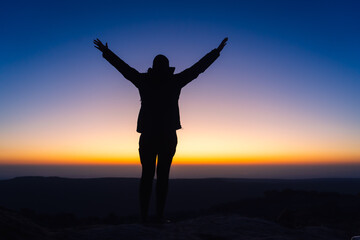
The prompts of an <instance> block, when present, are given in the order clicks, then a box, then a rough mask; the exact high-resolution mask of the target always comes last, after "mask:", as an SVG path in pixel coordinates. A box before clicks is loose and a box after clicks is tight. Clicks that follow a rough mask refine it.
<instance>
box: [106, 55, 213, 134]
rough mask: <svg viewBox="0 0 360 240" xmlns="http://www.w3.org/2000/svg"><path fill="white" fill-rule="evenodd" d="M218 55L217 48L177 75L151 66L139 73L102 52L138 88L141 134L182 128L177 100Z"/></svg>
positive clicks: (170, 69) (138, 127) (169, 70)
mask: <svg viewBox="0 0 360 240" xmlns="http://www.w3.org/2000/svg"><path fill="white" fill-rule="evenodd" d="M219 55H220V53H219V51H218V50H217V49H214V50H212V51H211V52H209V53H208V54H206V55H205V56H204V57H203V58H201V59H200V61H198V62H197V63H195V64H194V65H193V66H191V67H190V68H188V69H186V70H184V71H182V72H180V73H177V74H174V68H168V71H165V72H164V71H161V72H159V71H156V70H155V69H152V68H149V70H148V72H147V73H139V72H138V71H137V70H136V69H134V68H132V67H130V66H129V65H128V64H126V63H125V62H124V61H123V60H121V59H120V58H119V57H118V56H116V55H115V54H114V53H113V52H112V51H111V50H109V49H107V50H106V51H104V52H103V57H104V58H105V59H106V60H107V61H109V63H111V65H113V66H114V67H115V68H116V69H117V70H118V71H119V72H120V73H121V74H122V75H123V76H124V77H125V78H126V79H128V80H129V81H130V82H132V83H133V84H134V85H135V86H136V87H137V88H138V89H139V93H140V98H141V108H140V112H139V117H138V121H137V132H139V133H143V132H159V131H161V132H162V131H169V130H177V129H180V128H181V125H180V114H179V104H178V100H179V96H180V92H181V88H183V87H184V86H185V85H186V84H188V83H189V82H191V81H192V80H194V79H195V78H197V76H198V75H199V74H200V73H202V72H204V71H205V70H206V69H207V68H208V67H209V66H210V65H211V64H212V63H213V62H214V61H215V60H216V59H217V58H218V57H219Z"/></svg>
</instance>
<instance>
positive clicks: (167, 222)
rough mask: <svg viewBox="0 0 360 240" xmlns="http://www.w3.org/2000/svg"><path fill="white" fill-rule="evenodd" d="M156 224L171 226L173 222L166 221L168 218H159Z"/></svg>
mask: <svg viewBox="0 0 360 240" xmlns="http://www.w3.org/2000/svg"><path fill="white" fill-rule="evenodd" d="M156 223H158V224H170V223H171V221H170V220H169V219H166V218H163V217H162V218H157V219H156Z"/></svg>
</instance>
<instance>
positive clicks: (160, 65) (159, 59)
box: [152, 54, 169, 70]
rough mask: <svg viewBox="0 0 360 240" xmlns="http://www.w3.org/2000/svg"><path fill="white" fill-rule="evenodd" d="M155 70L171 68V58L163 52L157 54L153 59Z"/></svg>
mask: <svg viewBox="0 0 360 240" xmlns="http://www.w3.org/2000/svg"><path fill="white" fill-rule="evenodd" d="M152 68H153V69H154V70H166V69H168V68H169V59H168V58H167V57H165V56H164V55H162V54H159V55H157V56H156V57H155V58H154V60H153V66H152Z"/></svg>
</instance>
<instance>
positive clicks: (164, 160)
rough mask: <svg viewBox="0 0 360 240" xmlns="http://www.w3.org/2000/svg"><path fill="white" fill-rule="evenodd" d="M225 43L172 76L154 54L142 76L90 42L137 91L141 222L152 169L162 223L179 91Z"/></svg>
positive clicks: (161, 57) (100, 45)
mask: <svg viewBox="0 0 360 240" xmlns="http://www.w3.org/2000/svg"><path fill="white" fill-rule="evenodd" d="M227 40H228V39H227V38H225V39H224V40H223V41H222V42H221V43H220V45H219V46H218V48H216V49H214V50H212V51H211V52H209V53H208V54H206V55H205V56H204V57H203V58H202V59H200V61H198V62H197V63H195V64H194V65H193V66H191V67H190V68H188V69H186V70H184V71H182V72H180V73H177V74H174V70H175V68H174V67H169V60H168V59H167V58H166V57H165V56H164V55H157V56H156V57H155V58H154V61H153V66H152V68H149V69H148V71H147V72H146V73H139V72H138V71H137V70H135V69H134V68H132V67H130V66H129V65H128V64H126V63H125V62H124V61H123V60H121V59H120V58H119V57H118V56H116V55H115V54H114V53H113V52H112V51H111V50H110V49H109V48H108V45H107V43H106V44H105V45H104V44H103V43H102V42H101V41H100V40H99V39H96V40H94V44H95V47H96V48H97V49H99V50H100V51H101V52H103V57H104V58H105V59H106V60H107V61H109V63H111V65H113V66H114V67H115V68H116V69H117V70H118V71H119V72H120V73H121V74H122V75H123V76H124V77H125V78H126V79H128V80H129V81H130V82H132V83H133V84H134V85H135V86H136V87H137V88H138V89H139V93H140V98H141V109H140V112H139V117H138V121H137V132H139V133H141V135H140V140H139V154H140V161H141V165H142V175H141V180H140V187H139V195H140V210H141V218H142V221H143V222H145V221H146V220H147V216H148V209H149V202H150V196H151V191H152V183H153V179H154V174H155V169H156V176H157V180H156V205H157V217H158V219H159V221H163V216H164V207H165V201H166V196H167V190H168V181H169V172H170V166H171V162H172V159H173V156H174V154H175V151H176V145H177V136H176V130H178V129H180V128H181V125H180V115H179V105H178V100H179V96H180V91H181V89H182V88H183V87H184V86H185V85H186V84H188V83H189V82H191V81H192V80H194V79H195V78H197V76H198V75H199V74H200V73H202V72H204V71H205V70H206V69H207V68H208V67H209V66H210V65H211V64H212V63H213V62H214V61H215V60H216V59H217V58H218V57H219V55H220V51H221V50H222V49H223V48H224V46H225V45H226V42H227ZM156 158H157V159H158V162H157V168H156Z"/></svg>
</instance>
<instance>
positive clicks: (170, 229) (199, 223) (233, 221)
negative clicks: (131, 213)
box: [61, 215, 346, 240]
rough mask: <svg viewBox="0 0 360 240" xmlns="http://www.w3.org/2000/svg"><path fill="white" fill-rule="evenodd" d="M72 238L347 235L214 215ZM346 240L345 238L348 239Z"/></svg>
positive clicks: (286, 239) (332, 238)
mask: <svg viewBox="0 0 360 240" xmlns="http://www.w3.org/2000/svg"><path fill="white" fill-rule="evenodd" d="M61 238H64V239H69V240H75V239H78V240H95V239H96V240H99V239H103V240H105V239H106V240H115V239H127V240H138V239H146V240H152V239H154V240H155V239H159V240H171V239H174V240H175V239H176V240H185V239H186V240H235V239H236V240H242V239H244V240H265V239H266V240H304V239H306V240H340V239H342V240H343V239H344V234H342V233H341V232H338V231H335V230H331V229H328V228H323V227H306V228H301V229H290V228H285V227H283V226H280V225H278V224H276V223H273V222H268V221H265V220H261V219H252V218H245V217H241V216H238V215H228V216H221V215H212V216H203V217H199V218H195V219H190V220H185V221H181V222H175V223H170V224H163V225H156V224H153V225H151V224H149V225H141V224H120V225H114V226H98V227H93V228H89V229H81V230H76V231H75V230H69V231H67V232H64V233H63V235H62V236H61ZM345 239H346V238H345Z"/></svg>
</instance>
